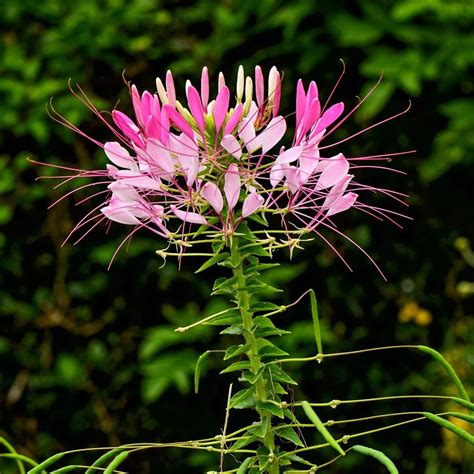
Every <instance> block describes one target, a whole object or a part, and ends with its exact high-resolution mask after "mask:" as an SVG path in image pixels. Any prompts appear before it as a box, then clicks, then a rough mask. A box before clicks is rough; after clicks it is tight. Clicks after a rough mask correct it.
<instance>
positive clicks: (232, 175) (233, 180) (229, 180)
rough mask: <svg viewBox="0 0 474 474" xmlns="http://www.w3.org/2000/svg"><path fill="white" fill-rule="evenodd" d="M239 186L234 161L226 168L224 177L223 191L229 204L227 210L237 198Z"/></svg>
mask: <svg viewBox="0 0 474 474" xmlns="http://www.w3.org/2000/svg"><path fill="white" fill-rule="evenodd" d="M240 186H241V183H240V175H239V169H238V168H237V166H236V165H235V164H234V163H232V164H231V165H230V166H229V168H228V169H227V172H226V174H225V178H224V193H225V197H226V200H227V204H228V205H229V210H232V209H234V207H235V205H236V204H237V201H238V200H239V195H240Z"/></svg>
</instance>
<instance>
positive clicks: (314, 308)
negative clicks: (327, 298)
mask: <svg viewBox="0 0 474 474" xmlns="http://www.w3.org/2000/svg"><path fill="white" fill-rule="evenodd" d="M309 297H310V299H311V316H312V318H313V330H314V337H315V339H316V347H317V348H318V352H319V354H322V353H323V345H322V343H321V327H320V325H319V313H318V302H317V301H316V295H315V294H314V291H313V290H312V289H311V290H309Z"/></svg>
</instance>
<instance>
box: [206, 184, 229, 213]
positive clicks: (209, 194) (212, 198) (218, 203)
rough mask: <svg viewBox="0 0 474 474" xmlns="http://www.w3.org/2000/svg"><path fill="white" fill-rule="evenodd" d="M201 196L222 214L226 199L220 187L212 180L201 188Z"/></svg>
mask: <svg viewBox="0 0 474 474" xmlns="http://www.w3.org/2000/svg"><path fill="white" fill-rule="evenodd" d="M201 196H202V197H203V198H204V199H205V200H206V201H207V202H208V203H209V204H210V205H211V206H212V207H213V208H214V210H215V211H216V212H217V213H218V214H220V213H221V211H222V208H223V207H224V200H223V198H222V193H221V191H220V189H219V188H218V187H217V186H216V185H215V184H214V183H211V182H208V183H206V184H205V185H204V186H203V187H202V189H201Z"/></svg>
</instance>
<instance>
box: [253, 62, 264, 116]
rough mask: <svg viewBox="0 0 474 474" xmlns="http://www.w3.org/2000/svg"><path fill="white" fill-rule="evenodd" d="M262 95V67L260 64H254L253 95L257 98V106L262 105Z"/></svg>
mask: <svg viewBox="0 0 474 474" xmlns="http://www.w3.org/2000/svg"><path fill="white" fill-rule="evenodd" d="M264 96H265V86H264V81H263V73H262V68H261V67H260V66H255V97H256V99H257V104H258V106H259V107H261V106H262V105H263V100H264Z"/></svg>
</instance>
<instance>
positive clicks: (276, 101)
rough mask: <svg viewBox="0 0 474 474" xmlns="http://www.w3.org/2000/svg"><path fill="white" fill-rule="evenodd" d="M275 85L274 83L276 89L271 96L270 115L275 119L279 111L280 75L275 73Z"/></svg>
mask: <svg viewBox="0 0 474 474" xmlns="http://www.w3.org/2000/svg"><path fill="white" fill-rule="evenodd" d="M277 74H278V75H277V79H276V81H277V83H276V89H275V92H274V94H273V106H272V115H273V117H276V116H277V115H278V111H279V110H280V100H281V77H280V73H279V72H277Z"/></svg>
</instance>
